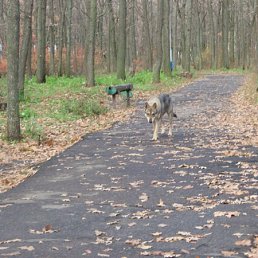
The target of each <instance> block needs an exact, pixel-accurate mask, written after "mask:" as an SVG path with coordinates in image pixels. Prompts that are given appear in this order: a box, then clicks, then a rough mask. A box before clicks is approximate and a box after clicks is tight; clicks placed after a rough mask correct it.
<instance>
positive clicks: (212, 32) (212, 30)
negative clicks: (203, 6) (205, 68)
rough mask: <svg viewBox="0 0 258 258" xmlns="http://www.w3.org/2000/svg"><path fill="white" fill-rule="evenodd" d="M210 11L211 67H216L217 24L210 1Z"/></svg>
mask: <svg viewBox="0 0 258 258" xmlns="http://www.w3.org/2000/svg"><path fill="white" fill-rule="evenodd" d="M208 12H209V21H210V52H211V68H212V69H215V68H216V55H215V53H216V49H215V44H216V37H215V26H214V20H213V9H212V2H211V1H208Z"/></svg>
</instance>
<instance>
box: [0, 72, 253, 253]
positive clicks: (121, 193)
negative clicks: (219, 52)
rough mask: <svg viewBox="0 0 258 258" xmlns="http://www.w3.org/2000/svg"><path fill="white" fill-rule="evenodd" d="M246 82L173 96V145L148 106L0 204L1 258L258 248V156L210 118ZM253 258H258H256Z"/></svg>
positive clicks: (202, 85)
mask: <svg viewBox="0 0 258 258" xmlns="http://www.w3.org/2000/svg"><path fill="white" fill-rule="evenodd" d="M242 82H243V78H242V77H241V76H207V77H205V78H204V79H201V80H198V81H195V82H194V83H192V84H190V85H188V86H187V87H185V88H183V89H181V90H179V91H177V92H175V93H174V99H175V111H176V113H177V115H178V119H177V120H175V122H174V127H173V139H171V138H169V137H168V136H167V135H166V134H165V135H162V136H161V137H160V140H159V141H158V142H156V143H154V142H152V141H151V140H150V139H151V137H152V130H151V126H150V125H149V124H147V121H146V119H145V117H144V114H143V110H142V109H143V105H144V103H143V102H141V103H140V104H139V110H138V111H137V113H136V116H135V118H133V119H132V120H130V121H128V122H126V123H118V124H116V125H115V126H114V127H113V128H111V129H109V130H106V131H103V132H98V133H94V134H90V135H88V136H86V137H85V139H84V140H83V141H81V142H79V143H77V144H76V145H74V146H73V147H71V148H69V149H68V150H66V151H65V152H64V153H62V154H61V155H59V156H57V157H54V158H52V159H51V160H50V161H48V162H46V163H44V164H43V165H42V166H41V168H40V170H39V172H38V173H37V174H36V175H34V176H33V177H31V178H29V179H28V180H27V181H26V182H24V183H22V184H21V185H19V186H18V187H17V188H16V189H13V190H12V191H9V192H7V193H4V194H1V195H0V200H1V204H0V257H1V256H3V257H8V256H16V255H17V256H18V257H84V256H85V257H128V258H129V257H141V256H151V257H193V256H198V255H199V256H201V257H223V256H225V257H229V255H231V257H247V256H248V254H249V256H251V255H250V253H251V252H253V253H256V251H255V249H256V250H257V245H258V226H257V225H258V212H257V211H258V194H257V189H258V173H257V166H258V162H257V160H258V156H257V153H258V149H257V148H254V147H252V146H242V145H241V141H239V139H237V138H236V136H235V135H234V134H232V132H230V131H229V129H228V128H222V127H221V126H219V125H218V124H216V123H215V122H214V120H213V118H214V117H215V116H216V115H217V114H218V113H219V112H227V110H228V109H229V108H230V104H229V101H228V98H229V97H230V95H231V94H232V93H234V92H235V91H236V90H237V88H238V87H239V86H240V85H241V83H242ZM254 257H257V256H254Z"/></svg>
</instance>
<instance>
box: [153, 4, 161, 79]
mask: <svg viewBox="0 0 258 258" xmlns="http://www.w3.org/2000/svg"><path fill="white" fill-rule="evenodd" d="M157 13H158V17H157V26H156V62H155V64H154V67H153V77H152V80H153V83H159V82H160V69H161V65H162V27H163V13H164V0H159V1H158V12H157Z"/></svg>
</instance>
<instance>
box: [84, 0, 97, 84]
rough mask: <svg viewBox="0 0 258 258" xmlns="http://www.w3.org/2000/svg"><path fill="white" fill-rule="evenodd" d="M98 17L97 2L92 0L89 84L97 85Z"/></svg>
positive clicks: (88, 64)
mask: <svg viewBox="0 0 258 258" xmlns="http://www.w3.org/2000/svg"><path fill="white" fill-rule="evenodd" d="M96 18H97V3H96V1H95V0H91V3H90V24H89V35H88V43H89V46H88V54H87V78H86V79H87V86H94V85H95V74H94V63H95V31H96Z"/></svg>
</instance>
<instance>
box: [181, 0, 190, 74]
mask: <svg viewBox="0 0 258 258" xmlns="http://www.w3.org/2000/svg"><path fill="white" fill-rule="evenodd" d="M185 29H186V30H185V60H184V67H183V69H184V70H185V71H187V72H189V73H190V70H191V33H192V31H191V30H192V0H186V26H185Z"/></svg>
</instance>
